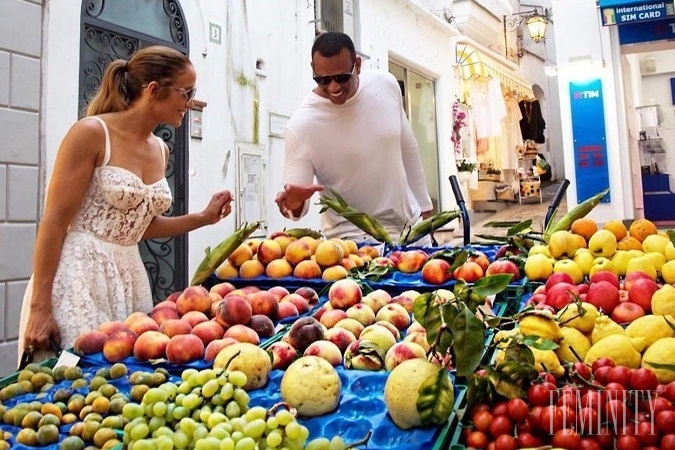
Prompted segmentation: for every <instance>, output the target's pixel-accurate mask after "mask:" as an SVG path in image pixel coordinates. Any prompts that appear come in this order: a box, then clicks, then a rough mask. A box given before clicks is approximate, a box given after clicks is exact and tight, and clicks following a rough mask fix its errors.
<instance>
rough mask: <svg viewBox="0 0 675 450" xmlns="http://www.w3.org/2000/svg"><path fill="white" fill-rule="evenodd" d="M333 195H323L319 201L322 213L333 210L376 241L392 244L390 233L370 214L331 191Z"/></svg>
mask: <svg viewBox="0 0 675 450" xmlns="http://www.w3.org/2000/svg"><path fill="white" fill-rule="evenodd" d="M331 194H332V195H333V197H329V196H327V195H322V196H321V198H320V199H319V203H318V204H319V205H322V206H323V208H321V211H320V213H324V212H326V211H327V210H328V209H332V210H333V211H335V212H336V213H337V214H338V215H340V216H342V217H344V218H345V219H347V220H348V221H350V222H351V223H353V224H354V225H356V226H357V227H359V229H361V230H363V231H364V232H365V233H367V234H368V235H370V236H372V237H373V238H374V239H375V240H377V241H379V242H384V243H385V244H391V243H392V240H391V236H389V233H388V232H387V230H386V229H385V228H384V227H383V226H382V224H381V223H380V222H378V221H377V220H375V219H374V218H373V217H371V216H369V215H368V214H366V213H364V212H361V211H359V210H358V209H356V208H352V207H351V206H349V205H348V204H347V202H346V201H345V199H344V198H342V197H341V196H340V194H338V193H337V192H335V191H333V190H331Z"/></svg>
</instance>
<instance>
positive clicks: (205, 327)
mask: <svg viewBox="0 0 675 450" xmlns="http://www.w3.org/2000/svg"><path fill="white" fill-rule="evenodd" d="M191 333H192V334H194V335H195V336H197V337H198V338H199V339H201V340H202V342H203V343H204V345H205V346H206V345H209V342H211V341H215V340H216V339H221V338H222V337H223V334H224V333H225V330H224V329H223V327H222V325H220V324H219V323H218V322H216V321H215V320H209V321H208V322H202V323H198V324H197V325H195V326H194V327H193V328H192V332H191Z"/></svg>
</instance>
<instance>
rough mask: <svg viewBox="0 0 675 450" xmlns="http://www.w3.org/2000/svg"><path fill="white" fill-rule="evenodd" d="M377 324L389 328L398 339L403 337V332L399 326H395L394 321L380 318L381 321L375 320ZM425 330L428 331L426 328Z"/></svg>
mask: <svg viewBox="0 0 675 450" xmlns="http://www.w3.org/2000/svg"><path fill="white" fill-rule="evenodd" d="M375 325H377V326H380V327H384V328H386V329H387V330H389V332H390V333H391V334H393V335H394V337H395V338H396V340H397V341H398V340H399V339H401V332H400V331H399V330H398V328H396V327H395V326H394V324H393V323H391V322H387V321H385V320H380V321H379V322H375ZM422 329H424V328H422ZM425 332H426V330H425Z"/></svg>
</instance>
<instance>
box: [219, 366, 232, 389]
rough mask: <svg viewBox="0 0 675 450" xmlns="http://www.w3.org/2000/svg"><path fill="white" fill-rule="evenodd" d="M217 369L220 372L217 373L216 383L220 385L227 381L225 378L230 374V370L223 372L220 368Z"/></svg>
mask: <svg viewBox="0 0 675 450" xmlns="http://www.w3.org/2000/svg"><path fill="white" fill-rule="evenodd" d="M218 370H220V371H221V372H220V374H219V375H218V384H219V385H221V386H222V385H224V384H225V383H227V379H228V377H229V376H230V372H229V371H227V370H226V371H224V372H223V371H222V369H218Z"/></svg>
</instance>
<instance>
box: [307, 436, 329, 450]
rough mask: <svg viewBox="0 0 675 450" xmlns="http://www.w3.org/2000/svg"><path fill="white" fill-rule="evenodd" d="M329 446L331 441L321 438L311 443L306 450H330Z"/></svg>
mask: <svg viewBox="0 0 675 450" xmlns="http://www.w3.org/2000/svg"><path fill="white" fill-rule="evenodd" d="M329 446H330V441H329V440H328V439H327V438H324V437H320V438H316V439H312V440H311V441H309V442H308V443H307V446H306V447H305V450H329V448H330V447H329Z"/></svg>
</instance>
